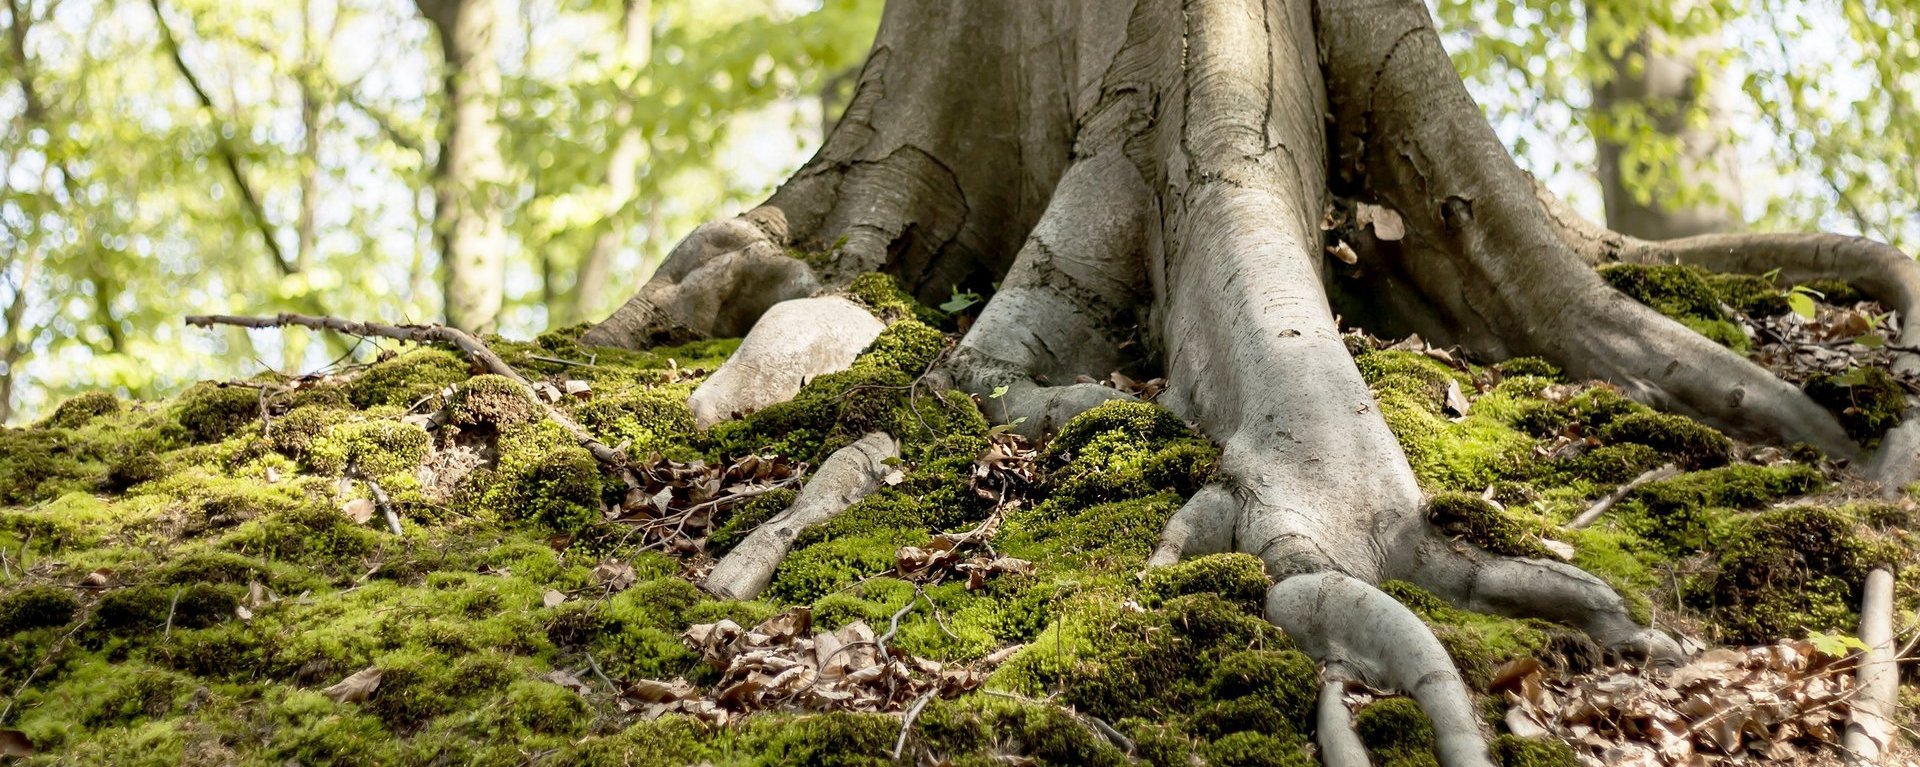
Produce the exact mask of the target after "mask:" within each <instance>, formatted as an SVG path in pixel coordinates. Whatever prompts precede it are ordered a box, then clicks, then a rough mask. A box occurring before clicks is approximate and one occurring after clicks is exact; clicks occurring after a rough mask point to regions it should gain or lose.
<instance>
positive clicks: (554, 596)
mask: <svg viewBox="0 0 1920 767" xmlns="http://www.w3.org/2000/svg"><path fill="white" fill-rule="evenodd" d="M565 601H567V595H565V594H562V593H560V592H559V591H556V590H554V589H547V593H545V594H542V595H540V602H541V604H544V605H546V606H547V607H549V608H552V607H559V606H560V603H562V602H565Z"/></svg>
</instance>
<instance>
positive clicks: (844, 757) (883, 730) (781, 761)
mask: <svg viewBox="0 0 1920 767" xmlns="http://www.w3.org/2000/svg"><path fill="white" fill-rule="evenodd" d="M754 724H755V725H758V726H757V727H756V731H755V733H754V734H756V735H759V736H760V737H758V738H755V740H756V741H757V743H756V744H755V745H756V746H757V747H758V748H757V749H756V751H755V753H754V755H753V758H752V759H751V760H750V762H749V763H750V764H754V765H794V766H795V767H803V766H804V767H869V766H870V767H883V766H884V765H887V764H890V763H891V761H890V760H889V759H887V757H886V756H884V755H885V754H889V753H892V752H893V741H894V738H895V737H896V736H897V735H898V734H899V732H900V723H899V721H898V720H896V719H894V718H893V717H890V716H885V715H881V714H848V713H841V712H835V713H831V714H823V715H820V716H810V717H804V718H799V719H785V720H762V721H758V722H754Z"/></svg>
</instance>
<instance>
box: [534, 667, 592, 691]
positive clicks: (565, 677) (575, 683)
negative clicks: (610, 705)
mask: <svg viewBox="0 0 1920 767" xmlns="http://www.w3.org/2000/svg"><path fill="white" fill-rule="evenodd" d="M541 678H542V679H545V680H547V681H549V682H552V683H554V684H557V685H560V686H561V687H565V688H567V689H569V690H572V691H574V692H577V693H579V694H581V695H589V694H592V692H593V688H592V687H590V686H588V685H587V683H586V682H582V681H580V678H579V677H577V676H574V675H572V674H569V673H567V672H565V671H562V670H560V669H554V670H552V671H549V672H547V675H546V676H544V677H541Z"/></svg>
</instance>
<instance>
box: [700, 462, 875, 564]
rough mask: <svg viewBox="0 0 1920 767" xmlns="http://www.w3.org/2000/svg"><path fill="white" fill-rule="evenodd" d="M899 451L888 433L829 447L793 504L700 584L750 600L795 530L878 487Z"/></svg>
mask: <svg viewBox="0 0 1920 767" xmlns="http://www.w3.org/2000/svg"><path fill="white" fill-rule="evenodd" d="M899 455H900V447H899V445H897V444H895V443H894V441H893V437H891V436H888V435H887V434H885V433H882V432H874V433H872V434H868V435H866V436H865V437H861V438H860V440H859V441H858V442H855V443H853V444H851V445H848V446H846V447H843V448H840V449H839V450H837V451H834V454H833V455H832V456H830V457H828V458H827V460H826V462H825V463H822V464H821V465H820V468H819V469H818V470H816V471H815V472H814V473H813V476H812V477H811V478H809V479H808V480H807V484H806V486H805V487H802V488H801V489H800V495H799V497H797V498H795V499H794V500H793V505H792V506H788V507H787V510H786V511H783V512H780V513H779V514H778V515H776V516H774V517H773V518H772V519H769V520H767V521H766V522H764V523H762V524H761V525H760V526H759V527H757V528H755V529H754V531H753V532H752V533H751V534H749V535H748V536H747V538H746V540H743V541H741V542H740V545H738V546H735V547H734V549H733V551H731V552H728V553H727V556H726V557H725V558H723V559H721V560H720V563H719V564H717V565H715V566H714V568H713V572H711V573H709V574H708V575H707V580H706V582H705V583H704V584H703V587H704V588H705V589H706V590H707V591H709V592H712V593H713V594H716V595H718V596H722V597H726V598H729V599H753V598H755V597H758V596H759V595H760V592H761V591H763V590H765V589H766V587H767V584H769V583H772V582H773V572H774V570H775V569H776V568H778V567H779V566H780V560H781V559H784V558H785V557H786V555H787V550H788V549H789V548H791V547H792V546H793V541H794V539H796V538H798V537H800V533H801V532H803V531H805V530H806V529H807V528H809V527H812V526H814V525H819V524H824V523H825V522H827V521H828V520H831V519H833V518H834V516H836V515H838V514H839V513H840V512H843V511H846V510H847V507H848V506H852V505H853V504H854V503H856V502H858V501H859V500H860V499H862V498H865V497H867V496H868V495H871V494H872V493H873V491H875V490H878V489H879V488H880V483H881V482H882V481H883V480H884V479H885V478H886V476H887V473H888V472H889V471H892V470H893V467H892V466H890V465H889V463H890V461H889V459H892V458H897V457H899Z"/></svg>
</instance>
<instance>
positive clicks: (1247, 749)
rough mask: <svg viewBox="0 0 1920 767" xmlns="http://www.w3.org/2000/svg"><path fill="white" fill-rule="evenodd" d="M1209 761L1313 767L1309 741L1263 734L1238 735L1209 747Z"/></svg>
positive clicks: (1223, 765)
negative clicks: (1308, 749)
mask: <svg viewBox="0 0 1920 767" xmlns="http://www.w3.org/2000/svg"><path fill="white" fill-rule="evenodd" d="M1205 753H1206V755H1207V760H1208V762H1209V763H1210V764H1213V765H1216V766H1217V767H1312V765H1315V764H1318V762H1317V761H1315V760H1314V758H1313V757H1312V756H1310V755H1309V754H1308V751H1307V748H1306V742H1305V741H1302V740H1300V739H1299V738H1281V737H1275V736H1273V735H1269V734H1267V733H1263V732H1236V733H1234V734H1232V735H1228V736H1226V737H1224V738H1221V739H1219V740H1216V741H1214V742H1212V743H1210V744H1208V745H1207V747H1206V749H1205Z"/></svg>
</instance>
